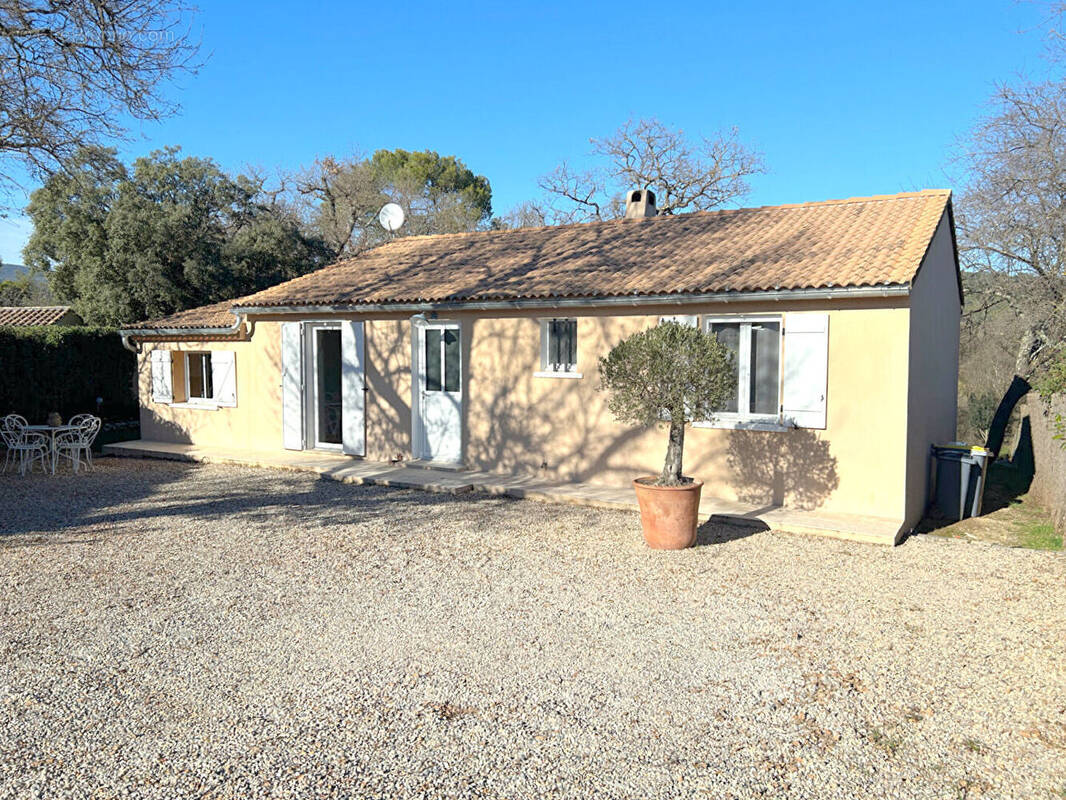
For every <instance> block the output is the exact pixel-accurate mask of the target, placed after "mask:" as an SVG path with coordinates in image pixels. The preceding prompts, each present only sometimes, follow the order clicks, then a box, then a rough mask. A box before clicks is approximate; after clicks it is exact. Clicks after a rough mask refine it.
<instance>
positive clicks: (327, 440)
mask: <svg viewBox="0 0 1066 800" xmlns="http://www.w3.org/2000/svg"><path fill="white" fill-rule="evenodd" d="M309 328H310V333H311V335H310V337H308V349H309V352H308V353H307V361H306V363H308V364H310V365H311V369H310V375H309V376H308V377H309V378H310V381H309V384H310V385H309V386H308V388H309V389H310V391H308V392H307V422H308V424H307V426H306V430H307V433H308V440H309V441H308V446H310V447H313V448H318V449H324V450H339V449H341V446H342V443H343V440H344V439H343V437H344V418H343V415H344V409H343V403H342V400H341V331H340V328H339V327H337V326H326V325H312V326H309Z"/></svg>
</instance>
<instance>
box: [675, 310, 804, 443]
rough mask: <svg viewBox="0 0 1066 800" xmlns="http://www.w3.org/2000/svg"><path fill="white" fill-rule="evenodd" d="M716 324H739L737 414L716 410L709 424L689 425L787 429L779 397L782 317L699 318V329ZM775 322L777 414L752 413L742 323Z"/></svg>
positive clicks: (747, 333)
mask: <svg viewBox="0 0 1066 800" xmlns="http://www.w3.org/2000/svg"><path fill="white" fill-rule="evenodd" d="M715 322H718V323H732V324H739V325H740V326H741V328H740V341H739V345H738V350H739V353H738V357H737V360H738V362H739V363H738V364H737V367H738V370H737V372H738V374H737V393H738V394H737V411H720V412H718V413H716V414H715V415H714V419H713V420H711V421H702V422H695V423H693V425H694V426H696V427H700V428H728V429H737V428H744V429H750V430H771V431H774V430H788V429H789V428H791V426H789V425H785V424H783V422H782V419H781V398H782V396H783V392H784V388H785V387H784V364H785V350H784V348H785V318H784V315H782V314H707V315H705V316H703V317H702V318H701V319H700V330H702V331H703V332H704V333H710V332H711V325H712V324H713V323H715ZM759 322H776V323H777V325H778V331H779V332H778V339H777V347H778V356H777V412H776V413H774V414H752V413H750V411H749V409H750V407H751V394H750V393H751V372H750V370H751V328H750V327H744V324H745V323H748V324H749V326H750V324H751V323H759Z"/></svg>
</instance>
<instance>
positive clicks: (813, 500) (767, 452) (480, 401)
mask: <svg viewBox="0 0 1066 800" xmlns="http://www.w3.org/2000/svg"><path fill="white" fill-rule="evenodd" d="M731 310H733V311H736V312H740V311H741V309H740V308H735V309H731ZM807 310H808V311H828V313H829V318H830V319H829V331H830V332H829V387H828V404H829V406H828V412H827V427H826V429H825V430H824V431H823V430H810V429H803V430H795V431H789V432H763V431H734V430H721V429H708V428H700V427H693V428H690V429H689V431H688V433H687V435H686V442H685V471H686V473H687V474H690V475H694V476H696V477H698V478H700V479H702V480H703V481H705V483H706V486H705V489H704V491H705V492H706V493H707V494H709V495H713V496H717V497H722V498H726V499H730V500H743V501H746V502H750V503H756V504H759V505H769V504H779V503H784V504H786V505H791V506H797V507H804V508H821V509H823V510H826V511H838V512H849V513H862V514H868V515H873V516H883V517H891V518H901V517H902V513H903V492H904V469H903V465H904V457H905V441H906V436H905V424H906V370H907V342H908V340H907V333H906V331H907V324H908V322H907V320H908V313H907V310H906V309H905V308H898V307H897V308H893V307H888V306H887V304H886V305H885V306H884V307H871V306H870V305H865V304H864V305H861V306H856V307H853V308H846V307H844V308H841V307H837V308H829V307H825V306H823V307H816V306H810V307H808V308H807ZM743 311H744V313H765V312H774V311H777V312H780V311H781V309H780V308H779V307H778V308H774V307H773V306H772V305H766V304H763V305H751V306H747V307H745V308H744V309H743ZM678 312H680V313H714V314H721V313H722V308H721V306H716V307H704V308H698V307H686V308H684V309H678ZM789 313H803V312H802V311H796V312H789ZM658 319H659V315H658V313H655V314H653V315H652V314H637V315H632V316H625V317H620V316H617V315H613V314H612V315H608V314H606V313H603V314H592V315H588V316H581V317H578V368H579V371H580V372H581V373H582V378H580V379H562V378H540V377H535V376H534V373H535V372H536V371H537V370H538V369H539V354H540V329H539V324H538V322H537V320H536V319H534V318H528V317H527V318H520V317H509V318H495V319H485V318H480V319H471V320H466V324H465V326H464V327H465V328H466V329H467V331H469V333H467V337H468V340H469V341H470V342H471V346H470V349H471V357H470V367H469V371H468V379H467V386H468V393H467V406H466V408H467V415H466V416H467V418H466V449H465V452H466V459H467V462H468V463H470V464H471V465H472V466H476V467H478V468H481V469H497V470H503V471H508V472H532V473H538V474H542V475H545V476H546V477H551V478H556V479H561V480H577V481H588V482H591V483H597V484H613V485H626V484H627V482H628V481H629V479H630V478H632V477H634V476H635V475H637V474H643V473H651V472H657V471H658V470H659V469H661V467H662V458H663V455H664V453H665V432H664V431H663V430H662V429H651V430H639V429H633V428H629V427H626V426H622V425H620V424H618V423H617V422H615V421H614V419H613V418H612V417H611V415H610V413H609V411H608V410H607V408H606V402H605V401H606V397H605V396H604V394H603V393H601V392H599V391H597V389H596V387H597V386H598V384H599V379H598V377H597V374H596V364H597V359H598V358H599V356H601V355H604V354H605V353H606V352H607V351H608V350H609V349H610V347H611V346H612V345H613V344H614V343H616V342H618V341H619V340H621V339H622V338H624V337H625V336H626V335H628V334H629V333H632V332H634V331H637V330H639V329H641V328H644V327H647V326H650V325H654V324H657V322H658ZM785 324H786V326H787V324H788V322H787V316H786V322H785Z"/></svg>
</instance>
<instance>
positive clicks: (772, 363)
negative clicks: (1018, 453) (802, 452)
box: [704, 317, 781, 419]
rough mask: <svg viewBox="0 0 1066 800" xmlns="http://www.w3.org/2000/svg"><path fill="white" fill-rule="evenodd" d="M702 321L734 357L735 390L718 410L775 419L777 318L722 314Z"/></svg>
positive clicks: (777, 397)
mask: <svg viewBox="0 0 1066 800" xmlns="http://www.w3.org/2000/svg"><path fill="white" fill-rule="evenodd" d="M704 324H705V326H706V327H705V329H706V331H707V332H708V333H713V334H714V335H715V336H717V337H718V341H719V342H721V343H722V344H723V345H724V346H725V347H726V349H727V350H729V352H731V353H732V354H733V357H734V359H735V361H736V364H735V369H736V372H735V377H736V381H737V391H736V394H734V395H733V396H732V397H731V398H730V399H729V400H728V401H727V402H726V404H725V406H723V407H722V409H721V413H722V414H723V415H728V416H736V417H739V418H740V419H776V418H777V417H778V415H779V412H780V408H781V406H780V402H781V401H780V397H781V394H780V392H781V320H780V319H779V318H772V319H744V318H728V317H722V318H717V319H713V318H712V319H707V320H705V322H704Z"/></svg>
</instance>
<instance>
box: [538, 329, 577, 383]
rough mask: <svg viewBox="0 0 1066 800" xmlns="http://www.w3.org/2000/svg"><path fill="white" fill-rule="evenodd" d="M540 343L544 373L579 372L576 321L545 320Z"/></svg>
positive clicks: (541, 363) (541, 364)
mask: <svg viewBox="0 0 1066 800" xmlns="http://www.w3.org/2000/svg"><path fill="white" fill-rule="evenodd" d="M540 342H541V346H540V367H541V369H542V370H543V371H544V372H563V373H572V372H573V373H576V372H577V320H576V319H546V320H544V321H543V322H542V323H541V331H540Z"/></svg>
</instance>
